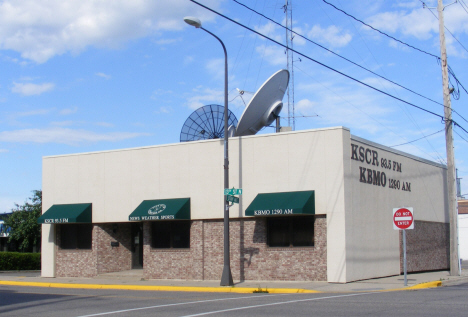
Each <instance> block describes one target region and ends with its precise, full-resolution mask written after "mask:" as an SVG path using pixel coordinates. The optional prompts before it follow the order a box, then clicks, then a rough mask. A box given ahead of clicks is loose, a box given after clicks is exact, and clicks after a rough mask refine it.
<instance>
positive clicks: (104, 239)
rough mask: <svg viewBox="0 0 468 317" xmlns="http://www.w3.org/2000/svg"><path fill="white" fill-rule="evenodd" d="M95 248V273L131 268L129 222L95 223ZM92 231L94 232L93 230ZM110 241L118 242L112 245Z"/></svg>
mask: <svg viewBox="0 0 468 317" xmlns="http://www.w3.org/2000/svg"><path fill="white" fill-rule="evenodd" d="M95 227H97V230H96V237H95V238H94V237H93V241H94V242H95V250H96V256H97V273H98V274H102V273H109V272H119V271H125V270H130V269H131V268H132V251H131V247H132V246H131V223H118V224H111V223H110V224H97V225H95ZM93 233H94V232H93ZM111 242H119V246H118V247H112V246H111Z"/></svg>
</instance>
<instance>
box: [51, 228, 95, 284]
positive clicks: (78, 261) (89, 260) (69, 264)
mask: <svg viewBox="0 0 468 317" xmlns="http://www.w3.org/2000/svg"><path fill="white" fill-rule="evenodd" d="M55 228H56V245H55V248H56V256H55V276H56V277H93V276H96V275H97V266H96V251H95V250H96V247H95V239H94V237H95V236H96V233H97V230H98V227H97V226H94V227H93V242H92V249H91V250H62V249H61V248H60V230H63V229H66V225H55Z"/></svg>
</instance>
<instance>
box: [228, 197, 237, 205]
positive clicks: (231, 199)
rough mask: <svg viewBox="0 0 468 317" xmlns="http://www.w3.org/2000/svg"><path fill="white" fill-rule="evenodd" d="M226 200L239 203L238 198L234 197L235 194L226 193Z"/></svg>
mask: <svg viewBox="0 0 468 317" xmlns="http://www.w3.org/2000/svg"><path fill="white" fill-rule="evenodd" d="M226 201H230V202H232V203H235V204H238V203H239V198H238V197H236V196H232V195H227V196H226Z"/></svg>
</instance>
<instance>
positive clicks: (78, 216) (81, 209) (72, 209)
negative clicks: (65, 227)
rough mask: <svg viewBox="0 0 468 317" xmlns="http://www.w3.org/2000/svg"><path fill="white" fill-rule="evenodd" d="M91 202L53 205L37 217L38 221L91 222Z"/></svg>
mask: <svg viewBox="0 0 468 317" xmlns="http://www.w3.org/2000/svg"><path fill="white" fill-rule="evenodd" d="M91 206H92V205H91V204H66V205H53V206H52V207H50V208H49V209H47V211H46V212H45V213H43V214H42V216H40V217H39V218H37V223H91V222H92V211H91V209H92V208H91Z"/></svg>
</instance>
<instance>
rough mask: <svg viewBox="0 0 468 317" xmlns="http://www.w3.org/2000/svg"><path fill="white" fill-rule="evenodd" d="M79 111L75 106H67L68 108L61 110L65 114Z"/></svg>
mask: <svg viewBox="0 0 468 317" xmlns="http://www.w3.org/2000/svg"><path fill="white" fill-rule="evenodd" d="M77 111H78V107H73V108H67V109H62V110H60V114H61V115H63V116H66V115H69V114H73V113H76V112H77Z"/></svg>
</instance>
